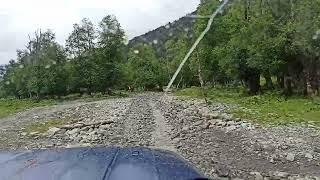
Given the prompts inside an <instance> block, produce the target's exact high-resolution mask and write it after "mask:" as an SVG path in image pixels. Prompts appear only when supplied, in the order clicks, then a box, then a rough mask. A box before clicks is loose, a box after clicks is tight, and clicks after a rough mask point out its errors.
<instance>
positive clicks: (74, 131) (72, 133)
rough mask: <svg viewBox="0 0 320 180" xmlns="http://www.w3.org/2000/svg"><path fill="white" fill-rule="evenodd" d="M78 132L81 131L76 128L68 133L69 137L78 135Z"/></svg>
mask: <svg viewBox="0 0 320 180" xmlns="http://www.w3.org/2000/svg"><path fill="white" fill-rule="evenodd" d="M78 132H79V129H78V128H75V129H72V130H70V131H67V133H68V134H69V135H74V134H78Z"/></svg>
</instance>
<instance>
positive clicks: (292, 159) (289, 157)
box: [286, 153, 296, 162]
mask: <svg viewBox="0 0 320 180" xmlns="http://www.w3.org/2000/svg"><path fill="white" fill-rule="evenodd" d="M295 156H296V155H295V154H293V153H288V154H287V156H286V159H287V160H288V161H291V162H293V161H294V159H295Z"/></svg>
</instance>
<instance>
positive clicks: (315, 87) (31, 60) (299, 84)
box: [0, 0, 320, 99]
mask: <svg viewBox="0 0 320 180" xmlns="http://www.w3.org/2000/svg"><path fill="white" fill-rule="evenodd" d="M220 3H221V2H219V1H217V0H202V1H201V3H200V5H199V7H198V8H197V12H196V13H197V14H198V15H202V16H208V15H211V13H212V12H213V11H214V10H215V9H216V8H217V7H218V6H219V5H220ZM319 17H320V0H312V1H311V0H234V1H231V2H230V3H229V4H228V7H227V8H225V9H224V10H223V11H221V12H220V14H219V16H218V17H217V18H216V19H215V20H214V23H213V25H212V29H211V30H210V31H209V33H208V34H207V35H206V36H205V38H204V39H203V41H201V43H200V45H199V46H198V47H197V49H196V50H195V52H194V53H193V54H192V57H191V58H190V59H189V60H188V61H187V64H186V65H185V66H184V68H183V70H182V71H181V73H180V74H179V76H178V77H177V79H176V81H175V83H174V88H187V87H192V86H199V87H216V86H219V87H237V88H241V89H243V90H244V92H245V93H247V94H248V95H256V94H261V93H264V92H267V91H273V90H278V91H280V92H281V93H282V94H283V95H284V96H287V97H288V96H292V95H302V96H313V97H314V96H318V95H319V83H320V82H319V81H320V54H319V53H320V18H319ZM206 25H207V19H203V18H201V19H194V23H192V26H191V27H188V28H186V27H184V28H183V29H182V30H181V31H176V30H173V29H171V26H172V24H170V23H169V24H167V25H165V26H163V27H164V28H165V29H167V31H168V32H169V33H168V34H165V35H166V36H167V38H164V39H165V42H163V41H160V40H158V39H157V38H156V37H155V38H154V39H153V40H150V41H149V42H148V43H147V42H144V43H135V44H134V45H132V44H131V45H130V46H129V44H130V41H129V40H128V39H127V38H126V34H125V31H124V29H123V28H122V27H121V24H120V23H119V21H118V20H117V18H116V17H115V16H113V15H106V16H105V17H104V18H103V19H102V20H101V21H100V23H99V24H93V23H92V22H91V21H90V20H89V19H86V18H85V19H83V20H82V21H81V22H78V23H76V24H74V25H73V31H72V32H70V34H69V37H68V38H67V39H66V43H65V46H62V45H61V44H59V43H58V42H57V41H56V38H55V33H54V32H52V31H50V30H46V31H42V30H37V31H35V32H34V33H33V34H31V35H30V36H29V42H28V43H27V44H26V46H25V49H19V50H17V59H15V60H10V62H9V64H7V65H3V66H0V97H3V98H5V97H15V98H18V99H24V98H36V99H41V98H59V97H62V96H65V95H68V94H80V95H82V94H89V95H91V94H94V93H102V94H110V93H112V92H113V91H115V90H130V91H134V90H153V91H154V90H156V91H161V90H162V89H163V87H164V86H166V85H167V84H168V82H169V81H170V79H171V77H172V75H173V74H174V72H175V71H176V69H177V67H178V66H179V64H180V62H181V61H182V59H183V58H184V56H185V55H186V53H187V51H188V50H189V48H190V47H191V46H192V44H193V43H194V41H195V39H196V38H197V37H198V36H199V34H200V33H201V32H202V31H203V30H204V29H205V27H206ZM175 28H179V26H177V27H175ZM170 31H172V32H171V33H170Z"/></svg>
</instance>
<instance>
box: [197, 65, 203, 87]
mask: <svg viewBox="0 0 320 180" xmlns="http://www.w3.org/2000/svg"><path fill="white" fill-rule="evenodd" d="M201 74H202V73H201V64H200V60H199V59H198V78H199V83H200V86H201V87H203V86H204V81H203V78H202V75H201Z"/></svg>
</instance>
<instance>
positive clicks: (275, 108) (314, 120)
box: [176, 87, 320, 126]
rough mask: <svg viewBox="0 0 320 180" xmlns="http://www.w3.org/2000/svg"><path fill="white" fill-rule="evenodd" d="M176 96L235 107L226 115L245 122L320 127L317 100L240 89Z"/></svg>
mask: <svg viewBox="0 0 320 180" xmlns="http://www.w3.org/2000/svg"><path fill="white" fill-rule="evenodd" d="M176 94H177V95H178V96H187V97H193V98H202V99H203V98H207V99H208V101H209V102H220V103H225V104H229V105H233V106H234V105H235V106H237V108H232V109H231V110H230V112H231V113H232V114H234V115H235V116H236V117H240V118H245V119H249V120H251V121H255V122H257V123H260V124H262V125H287V124H297V123H305V124H308V125H317V126H319V125H320V98H306V97H302V96H292V97H289V98H285V97H284V96H281V95H280V92H277V91H273V92H267V93H265V94H261V95H255V96H248V95H246V94H245V93H243V90H241V88H225V87H224V88H222V87H215V88H207V89H202V88H197V87H192V88H187V89H184V90H180V91H178V92H176Z"/></svg>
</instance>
